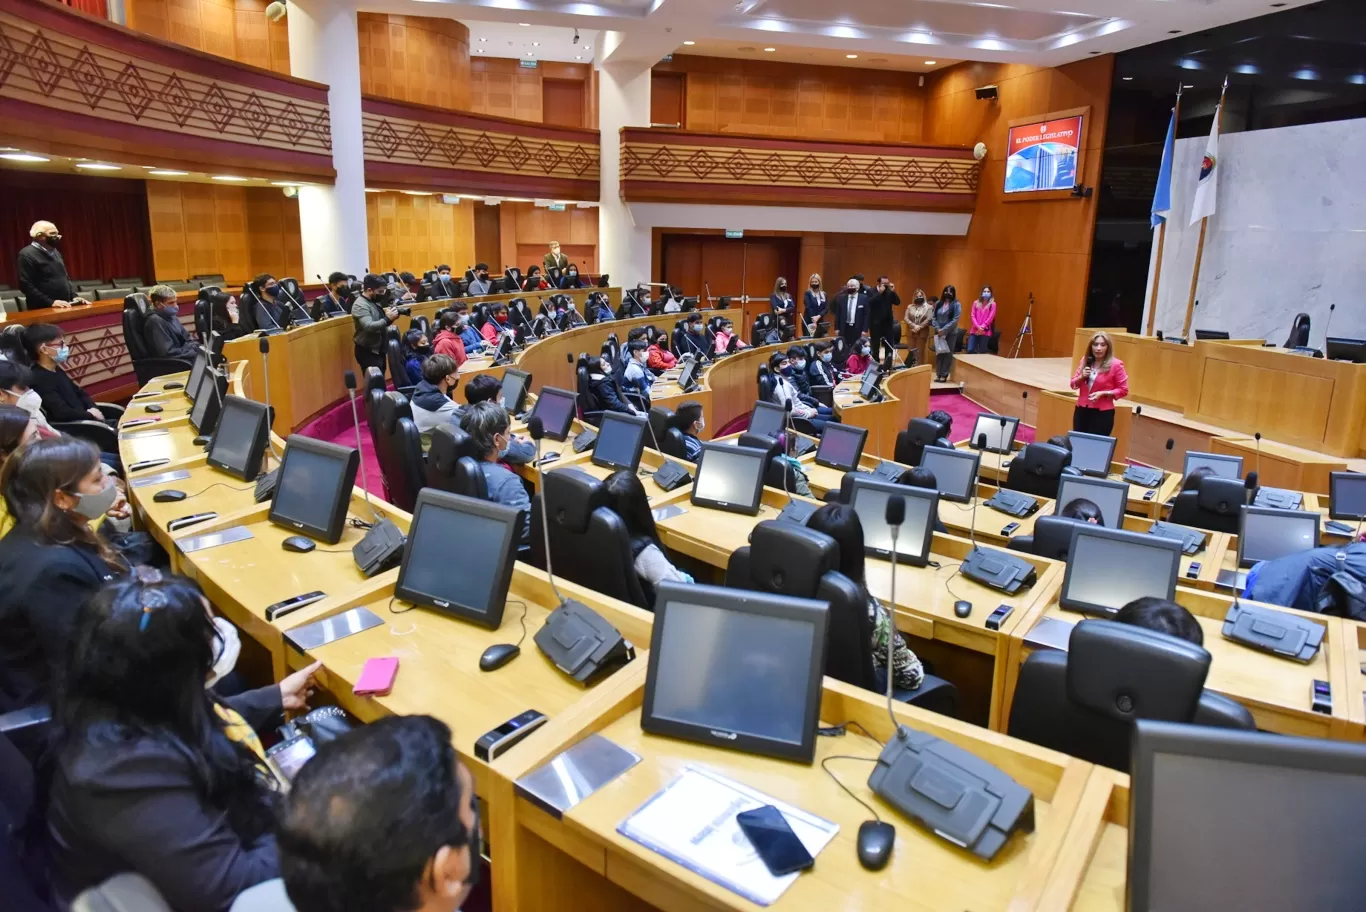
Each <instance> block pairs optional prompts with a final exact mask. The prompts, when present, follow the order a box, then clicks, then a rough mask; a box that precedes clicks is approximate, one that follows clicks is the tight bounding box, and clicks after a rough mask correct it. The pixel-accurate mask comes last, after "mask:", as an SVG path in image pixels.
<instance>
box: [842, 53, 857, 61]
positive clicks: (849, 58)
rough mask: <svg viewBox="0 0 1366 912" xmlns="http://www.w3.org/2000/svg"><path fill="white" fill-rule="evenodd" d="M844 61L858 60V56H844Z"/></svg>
mask: <svg viewBox="0 0 1366 912" xmlns="http://www.w3.org/2000/svg"><path fill="white" fill-rule="evenodd" d="M844 59H845V60H858V54H845V55H844Z"/></svg>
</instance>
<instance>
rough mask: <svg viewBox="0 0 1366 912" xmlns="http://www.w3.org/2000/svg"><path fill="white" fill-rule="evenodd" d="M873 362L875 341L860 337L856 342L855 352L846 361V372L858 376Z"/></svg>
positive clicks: (851, 375)
mask: <svg viewBox="0 0 1366 912" xmlns="http://www.w3.org/2000/svg"><path fill="white" fill-rule="evenodd" d="M872 363H873V343H872V342H871V341H870V340H869V339H866V338H864V339H859V340H858V341H857V342H855V343H854V352H853V354H851V355H850V356H849V357H848V359H847V360H845V362H844V373H845V374H846V375H848V376H850V377H856V376H858V375H860V374H862V373H863V372H864V371H866V370H867V369H868V365H870V364H872Z"/></svg>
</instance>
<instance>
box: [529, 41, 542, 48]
mask: <svg viewBox="0 0 1366 912" xmlns="http://www.w3.org/2000/svg"><path fill="white" fill-rule="evenodd" d="M531 46H532V47H534V48H538V47H540V46H541V42H539V41H533V42H531Z"/></svg>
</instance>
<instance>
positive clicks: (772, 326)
mask: <svg viewBox="0 0 1366 912" xmlns="http://www.w3.org/2000/svg"><path fill="white" fill-rule="evenodd" d="M781 335H782V334H781V333H780V332H779V331H778V321H777V319H776V318H775V317H774V316H773V314H771V313H761V314H759V316H757V317H755V318H754V324H753V325H752V326H750V328H749V344H750V345H768V344H770V342H769V338H770V336H776V337H775V338H773V341H774V342H778V341H781Z"/></svg>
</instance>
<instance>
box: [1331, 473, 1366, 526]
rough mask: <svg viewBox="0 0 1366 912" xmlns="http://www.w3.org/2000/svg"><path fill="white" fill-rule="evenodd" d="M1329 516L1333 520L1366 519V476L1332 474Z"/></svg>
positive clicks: (1358, 474) (1360, 474) (1359, 474)
mask: <svg viewBox="0 0 1366 912" xmlns="http://www.w3.org/2000/svg"><path fill="white" fill-rule="evenodd" d="M1328 515H1329V516H1330V517H1331V518H1333V519H1352V520H1358V521H1360V520H1361V519H1366V475H1363V474H1362V473H1361V472H1330V473H1329V475H1328Z"/></svg>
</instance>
